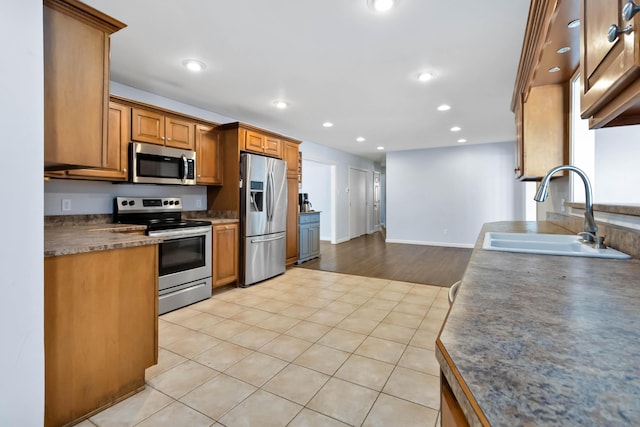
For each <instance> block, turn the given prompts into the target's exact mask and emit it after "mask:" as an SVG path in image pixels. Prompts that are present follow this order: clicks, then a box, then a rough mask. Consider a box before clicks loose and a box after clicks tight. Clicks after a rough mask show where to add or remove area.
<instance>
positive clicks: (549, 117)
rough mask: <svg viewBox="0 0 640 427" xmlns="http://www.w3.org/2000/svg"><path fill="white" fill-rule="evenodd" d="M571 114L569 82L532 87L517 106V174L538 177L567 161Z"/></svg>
mask: <svg viewBox="0 0 640 427" xmlns="http://www.w3.org/2000/svg"><path fill="white" fill-rule="evenodd" d="M568 118H569V87H568V84H564V85H560V84H556V85H547V86H535V87H532V88H531V90H530V92H529V97H528V98H527V101H526V102H521V103H520V105H519V106H518V108H517V109H516V131H517V134H516V156H517V157H516V161H517V166H516V169H515V173H516V178H518V179H520V180H521V181H529V180H538V179H540V178H541V177H543V176H544V175H545V174H546V173H547V172H548V171H549V170H550V169H551V168H553V167H555V166H558V165H562V164H565V163H566V162H567V161H568V146H569V120H568ZM558 176H560V174H558Z"/></svg>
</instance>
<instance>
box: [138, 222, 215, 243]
mask: <svg viewBox="0 0 640 427" xmlns="http://www.w3.org/2000/svg"><path fill="white" fill-rule="evenodd" d="M207 233H211V226H210V225H208V226H204V227H189V228H180V229H177V230H159V231H151V232H149V236H150V237H161V238H163V239H167V240H169V239H181V238H183V237H196V236H203V235H205V234H207Z"/></svg>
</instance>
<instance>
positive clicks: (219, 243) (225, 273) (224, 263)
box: [212, 224, 240, 288]
mask: <svg viewBox="0 0 640 427" xmlns="http://www.w3.org/2000/svg"><path fill="white" fill-rule="evenodd" d="M239 238H240V233H239V228H238V224H220V225H214V226H213V254H212V257H213V280H212V282H213V283H212V287H214V288H216V287H218V286H224V285H228V284H229V283H233V282H236V281H237V280H238V255H239V254H238V250H239V243H240V242H239V240H238V239H239Z"/></svg>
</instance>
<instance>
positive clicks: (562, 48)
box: [556, 46, 571, 53]
mask: <svg viewBox="0 0 640 427" xmlns="http://www.w3.org/2000/svg"><path fill="white" fill-rule="evenodd" d="M570 50H571V48H570V47H569V46H565V47H561V48H560V49H558V50H557V51H556V52H557V53H567V52H569V51H570Z"/></svg>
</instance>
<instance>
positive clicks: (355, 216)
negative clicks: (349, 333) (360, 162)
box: [349, 169, 367, 239]
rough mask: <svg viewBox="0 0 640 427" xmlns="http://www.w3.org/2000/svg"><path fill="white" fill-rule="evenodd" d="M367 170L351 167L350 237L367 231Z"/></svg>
mask: <svg viewBox="0 0 640 427" xmlns="http://www.w3.org/2000/svg"><path fill="white" fill-rule="evenodd" d="M366 197H367V172H365V171H363V170H359V169H349V238H350V239H353V238H355V237H359V236H362V235H363V234H365V233H366V232H367V198H366Z"/></svg>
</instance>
